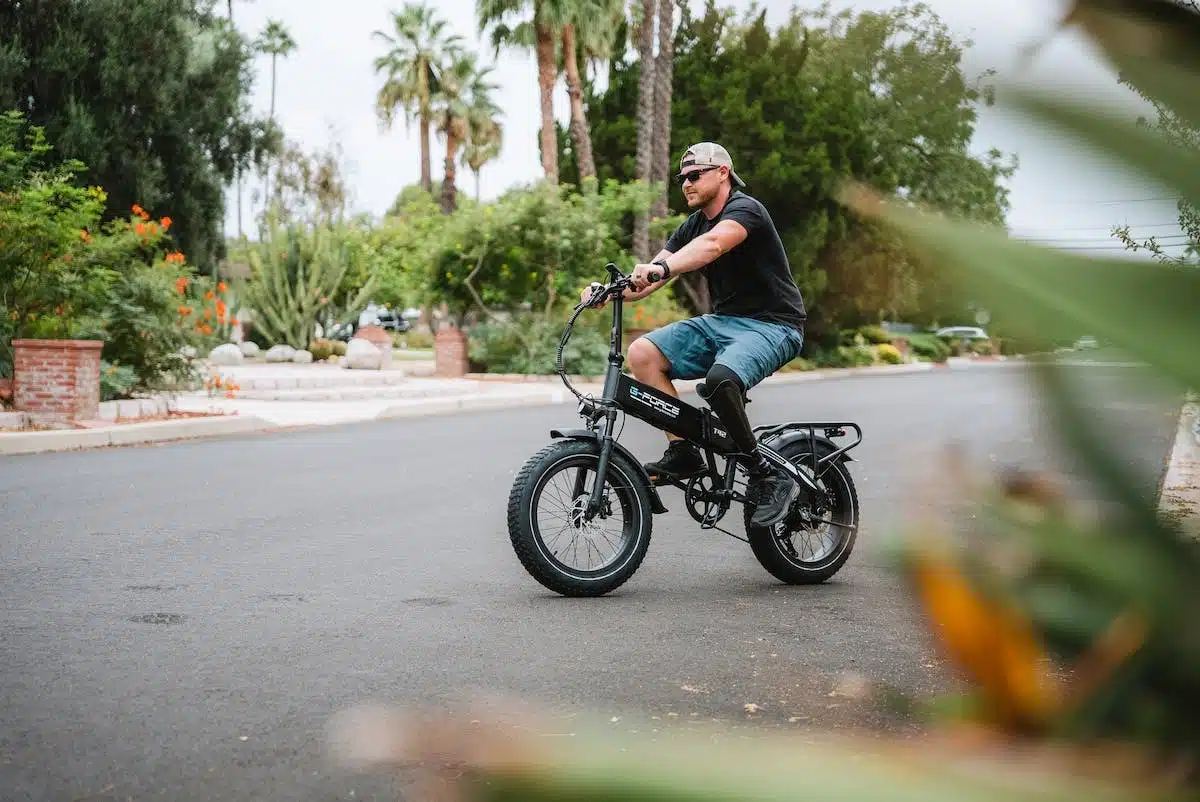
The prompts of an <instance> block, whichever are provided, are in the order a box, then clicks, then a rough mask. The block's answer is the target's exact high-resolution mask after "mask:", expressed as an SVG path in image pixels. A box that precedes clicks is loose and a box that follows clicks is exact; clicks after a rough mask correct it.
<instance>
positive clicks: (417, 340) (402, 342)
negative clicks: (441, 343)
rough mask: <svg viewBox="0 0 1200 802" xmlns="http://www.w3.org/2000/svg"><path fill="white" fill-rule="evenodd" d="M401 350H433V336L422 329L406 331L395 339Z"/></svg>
mask: <svg viewBox="0 0 1200 802" xmlns="http://www.w3.org/2000/svg"><path fill="white" fill-rule="evenodd" d="M396 344H397V345H398V346H400V347H401V348H433V335H432V334H430V333H429V332H428V331H425V330H424V329H421V330H419V331H418V330H417V329H413V330H412V331H406V332H404V333H403V334H401V335H400V336H399V337H397V338H396Z"/></svg>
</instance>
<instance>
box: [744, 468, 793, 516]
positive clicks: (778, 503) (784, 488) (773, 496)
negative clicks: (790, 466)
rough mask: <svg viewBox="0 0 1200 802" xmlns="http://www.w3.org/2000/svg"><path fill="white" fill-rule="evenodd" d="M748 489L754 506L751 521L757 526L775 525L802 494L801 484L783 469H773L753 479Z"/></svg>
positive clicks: (749, 501)
mask: <svg viewBox="0 0 1200 802" xmlns="http://www.w3.org/2000/svg"><path fill="white" fill-rule="evenodd" d="M748 491H749V492H748V493H747V494H746V495H747V502H748V503H749V504H751V505H753V506H754V515H753V516H751V518H750V522H751V523H752V524H754V525H755V526H774V525H775V524H777V523H779V522H780V521H782V520H783V519H784V517H785V516H786V515H787V513H788V509H789V508H790V507H791V506H792V502H793V501H795V499H796V496H798V495H800V485H798V484H796V482H795V481H794V480H793V479H792V477H790V476H788V475H787V474H785V473H783V472H782V471H772V472H771V473H769V474H767V475H765V476H761V477H755V478H753V479H751V480H750V487H749V488H748Z"/></svg>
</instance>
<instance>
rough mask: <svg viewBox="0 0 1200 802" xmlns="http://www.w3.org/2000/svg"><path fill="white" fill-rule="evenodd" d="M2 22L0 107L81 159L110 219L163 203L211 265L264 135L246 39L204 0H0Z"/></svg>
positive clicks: (193, 251)
mask: <svg viewBox="0 0 1200 802" xmlns="http://www.w3.org/2000/svg"><path fill="white" fill-rule="evenodd" d="M223 10H224V9H222V11H223ZM0 30H2V31H4V37H3V39H2V40H0V109H20V110H21V111H23V112H24V113H25V114H26V115H27V116H28V118H29V121H30V122H31V123H33V124H35V125H38V126H42V127H44V128H45V131H46V134H47V137H48V138H49V139H50V140H51V141H53V142H54V143H55V145H56V147H57V149H58V152H59V154H60V155H61V156H62V157H63V158H68V159H71V158H73V159H78V160H80V161H81V162H83V163H84V164H86V165H87V166H88V172H87V173H86V174H84V175H81V176H80V177H79V179H78V180H80V181H86V182H88V183H90V184H95V185H100V186H103V187H104V188H105V191H106V193H107V202H106V206H105V210H104V215H105V218H106V219H113V218H117V217H122V216H125V215H127V213H128V212H129V209H130V208H131V207H132V206H133V204H135V203H136V204H141V205H142V206H144V207H146V208H151V209H154V210H155V211H156V213H158V214H165V215H169V216H170V217H171V218H172V219H173V220H174V221H175V227H174V228H173V229H172V234H173V235H174V236H175V238H176V240H177V242H178V243H179V244H180V245H181V246H182V248H183V250H184V251H185V252H186V253H187V254H188V257H189V258H190V259H191V260H192V261H193V263H194V264H197V265H199V266H200V267H201V268H202V269H203V270H205V271H206V272H212V271H214V270H215V268H216V264H217V259H218V258H219V256H220V255H221V252H222V251H223V249H224V244H223V241H222V238H221V235H220V231H221V225H222V220H223V219H224V205H225V204H224V197H223V195H224V187H225V186H227V185H228V184H229V183H230V181H231V180H232V179H233V176H234V174H235V172H236V171H237V169H238V168H239V167H243V166H248V165H250V164H252V163H255V162H261V160H262V158H263V157H264V156H265V154H267V153H268V152H269V150H270V147H271V140H270V138H269V136H268V132H267V126H266V123H265V121H261V120H256V119H255V118H254V117H253V116H252V114H251V111H250V109H249V105H248V102H247V97H248V95H249V92H250V86H251V81H252V73H251V70H250V60H251V57H252V52H251V47H250V45H249V43H248V42H246V41H245V40H244V39H242V38H241V37H240V36H238V35H237V34H236V32H234V31H233V30H232V28H231V26H230V25H229V22H228V20H226V19H224V17H223V16H221V17H218V16H216V15H215V14H214V11H213V3H212V2H211V0H139V2H136V3H130V2H121V0H88V1H87V2H85V0H47V1H46V2H37V3H30V2H20V3H3V4H0ZM131 54H137V58H136V59H133V58H131Z"/></svg>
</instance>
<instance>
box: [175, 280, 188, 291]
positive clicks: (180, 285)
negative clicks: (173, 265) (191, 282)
mask: <svg viewBox="0 0 1200 802" xmlns="http://www.w3.org/2000/svg"><path fill="white" fill-rule="evenodd" d="M187 285H188V280H187V276H180V277H179V278H177V279H175V289H176V290H177V291H178V292H179V294H180V295H182V294H183V293H184V292H185V291H186V290H187Z"/></svg>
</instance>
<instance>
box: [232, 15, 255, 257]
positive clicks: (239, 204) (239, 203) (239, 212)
mask: <svg viewBox="0 0 1200 802" xmlns="http://www.w3.org/2000/svg"><path fill="white" fill-rule="evenodd" d="M242 2H244V3H252V2H254V0H242ZM226 3H227V5H228V6H229V27H230V28H233V29H234V30H235V31H236V30H237V26H235V25H234V23H233V0H226ZM237 220H238V239H241V238H242V168H240V167H239V168H238V169H237Z"/></svg>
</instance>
